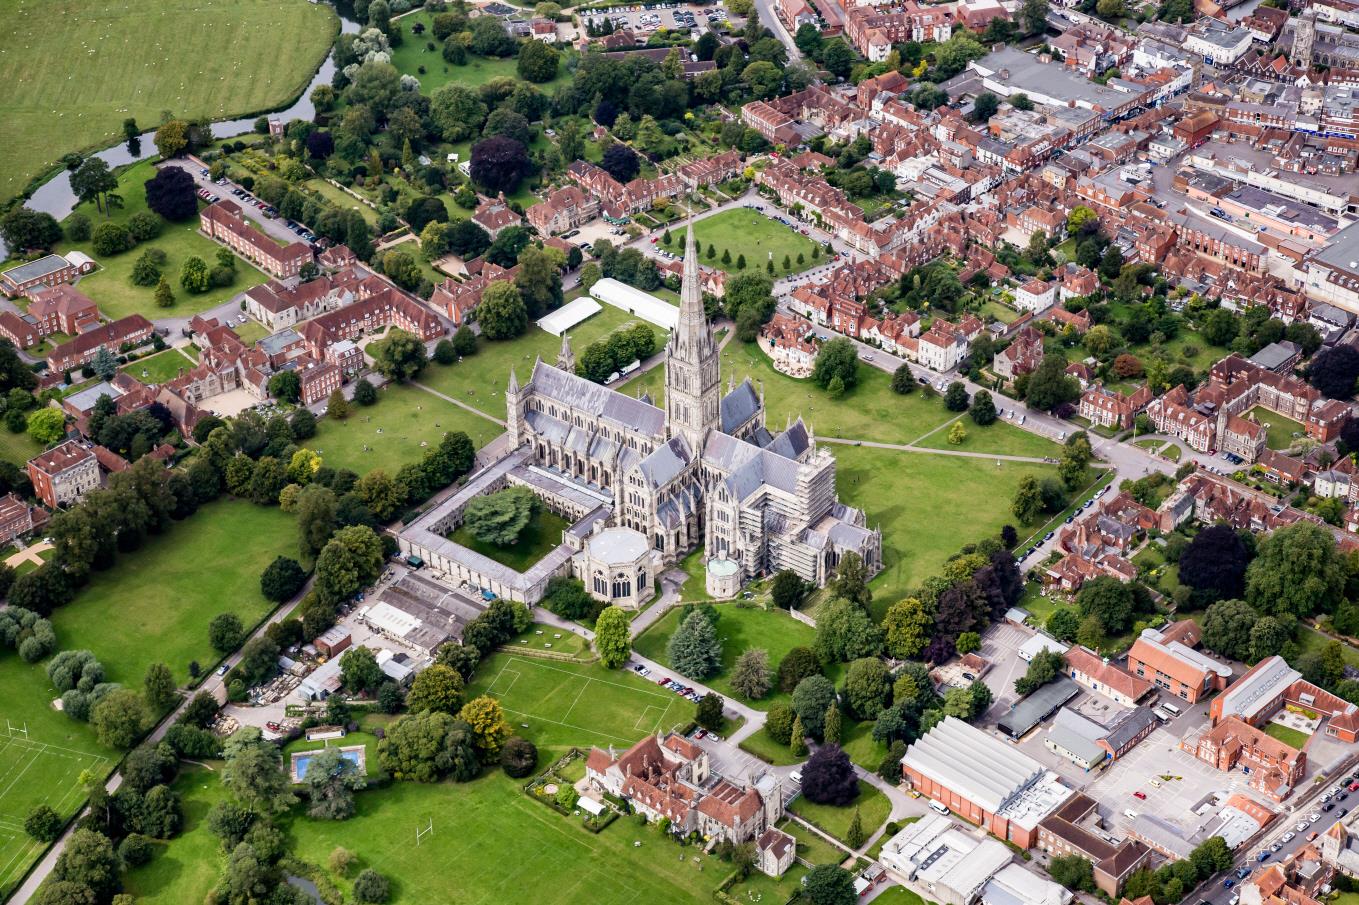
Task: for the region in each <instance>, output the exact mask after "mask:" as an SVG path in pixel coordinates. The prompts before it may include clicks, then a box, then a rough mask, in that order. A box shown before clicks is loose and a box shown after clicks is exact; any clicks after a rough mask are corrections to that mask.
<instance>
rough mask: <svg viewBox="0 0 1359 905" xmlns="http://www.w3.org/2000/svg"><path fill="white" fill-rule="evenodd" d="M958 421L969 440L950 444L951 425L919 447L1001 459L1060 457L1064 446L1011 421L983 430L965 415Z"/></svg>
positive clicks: (936, 431) (941, 428) (923, 441)
mask: <svg viewBox="0 0 1359 905" xmlns="http://www.w3.org/2000/svg"><path fill="white" fill-rule="evenodd" d="M941 404H942V403H941ZM958 420H959V423H961V424H962V426H963V430H965V431H967V439H965V440H963V442H962V443H959V444H958V445H957V446H955V445H953V444H952V443H950V442H948V432H949V429H950V428H951V427H952V424H949V425H941V426H940V427H939V428H938V429H936V430H935V432H934V433H932V434H930V435H929V436H928V437H926V438H925V439H923V440H921V441H919V442H918V443H917V444H916V445H917V446H924V447H926V448H928V449H958V450H963V451H964V452H984V453H994V454H996V455H1001V456H1032V457H1033V458H1035V459H1041V458H1044V457H1045V456H1053V457H1056V456H1059V455H1060V454H1061V447H1060V446H1059V445H1058V444H1056V443H1054V442H1052V441H1051V440H1049V439H1047V438H1046V437H1040V436H1039V435H1038V434H1035V433H1032V432H1030V431H1026V430H1024V428H1022V427H1015V426H1014V425H1013V424H1010V423H1009V422H1008V421H1002V420H1000V419H996V420H995V421H993V422H991V423H990V424H988V425H986V426H985V427H981V426H979V425H977V424H976V423H975V422H974V421H973V420H972V419H971V418H969V417H968V416H967V415H966V414H964V415H962V416H961V417H960V418H959V419H958Z"/></svg>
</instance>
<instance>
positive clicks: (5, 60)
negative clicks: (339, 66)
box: [0, 0, 339, 202]
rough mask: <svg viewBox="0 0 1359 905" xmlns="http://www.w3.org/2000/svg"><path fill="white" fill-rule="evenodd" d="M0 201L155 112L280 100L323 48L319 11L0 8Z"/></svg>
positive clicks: (195, 5) (211, 1) (229, 110)
mask: <svg viewBox="0 0 1359 905" xmlns="http://www.w3.org/2000/svg"><path fill="white" fill-rule="evenodd" d="M0 10H3V15H0V47H4V48H6V49H7V51H8V52H7V53H4V54H0V84H2V85H5V86H6V88H7V90H6V91H4V92H0V122H3V123H4V124H5V150H4V153H2V154H0V202H3V201H7V200H9V199H10V198H12V197H14V196H15V195H17V194H19V192H20V191H22V190H23V188H24V187H25V185H26V184H27V183H28V181H29V180H30V179H32V178H33V177H35V176H37V175H38V174H40V173H41V172H43V171H44V170H45V169H47V168H48V167H51V166H54V165H55V164H56V162H57V159H58V158H59V157H61V155H62V154H64V153H66V152H68V151H79V150H84V149H90V148H98V147H103V146H106V145H109V144H112V143H113V142H114V141H120V140H122V122H123V119H124V118H125V117H128V116H132V117H135V118H136V120H137V123H138V125H139V126H140V127H141V128H143V129H153V128H155V127H156V124H157V123H159V121H160V115H161V111H162V110H171V111H173V112H174V114H175V115H176V116H180V117H183V118H185V119H196V118H199V117H205V118H208V119H214V120H216V119H229V118H230V117H232V116H246V115H249V114H251V113H253V112H254V111H258V110H266V109H270V108H272V107H277V106H280V105H283V104H286V103H288V102H289V101H290V100H291V99H292V98H293V97H295V96H297V95H298V94H299V93H300V92H301V91H302V89H303V88H304V87H305V86H306V84H307V82H308V81H309V80H310V79H311V77H312V74H313V73H314V72H315V71H316V67H317V66H318V65H319V64H320V63H321V61H322V60H323V59H324V58H325V56H326V54H327V53H328V52H329V51H330V45H331V42H332V40H333V39H334V37H335V32H336V30H337V29H338V27H339V22H338V19H337V17H336V15H335V12H334V10H333V9H332V8H331V7H330V6H329V5H327V4H313V3H305V2H303V0H161V2H157V3H119V4H107V3H96V2H92V0H56V2H52V3H45V2H36V0H3V3H0Z"/></svg>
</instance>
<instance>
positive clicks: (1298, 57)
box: [1289, 9, 1317, 72]
mask: <svg viewBox="0 0 1359 905" xmlns="http://www.w3.org/2000/svg"><path fill="white" fill-rule="evenodd" d="M1293 28H1294V30H1293V52H1292V53H1291V54H1289V57H1290V62H1292V63H1293V65H1294V66H1299V67H1301V68H1303V69H1305V70H1307V71H1308V72H1311V70H1312V45H1313V44H1314V43H1315V42H1316V37H1317V14H1316V10H1315V9H1311V10H1308V11H1307V12H1305V13H1303V14H1302V15H1301V16H1299V17H1298V18H1296V19H1294V20H1293Z"/></svg>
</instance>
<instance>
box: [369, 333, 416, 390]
mask: <svg viewBox="0 0 1359 905" xmlns="http://www.w3.org/2000/svg"><path fill="white" fill-rule="evenodd" d="M370 349H371V351H372V355H373V359H374V366H375V367H376V368H377V371H378V373H379V374H381V375H382V376H383V377H386V378H387V379H388V380H393V381H396V382H397V383H405V382H406V381H407V380H410V379H411V378H413V377H415V376H416V375H417V374H419V373H420V371H421V369H423V368H424V366H425V364H426V362H427V361H428V359H426V357H425V344H424V343H423V342H421V341H420V339H419V338H418V337H416V336H414V335H413V334H411V333H408V332H406V331H405V330H402V329H400V328H397V327H393V328H392V329H390V330H388V331H387V335H386V336H385V337H383V338H382V339H380V340H378V341H377V342H376V343H374V344H373V346H372V347H370Z"/></svg>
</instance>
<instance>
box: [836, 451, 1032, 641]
mask: <svg viewBox="0 0 1359 905" xmlns="http://www.w3.org/2000/svg"><path fill="white" fill-rule="evenodd" d="M835 458H836V461H837V463H838V471H837V475H836V487H837V488H838V489H839V491H840V498H841V499H842V500H844V502H846V503H847V504H849V505H851V506H857V507H859V508H861V509H863V510H864V513H865V515H866V516H867V517H868V524H869V525H870V526H871V527H877V528H880V529H881V530H882V557H883V566H884V568H883V571H882V573H881V574H879V575H878V577H877V578H876V579H875V580H874V581H873V584H872V585H871V587H872V590H873V613H874V615H875V616H877V617H878V618H881V617H882V615H883V613H885V612H886V610H887V607H888V606H890V605H891V604H892V603H893V602H895V601H896V600H898V599H899V598H900V597H902V596H903V595H904V594H905V593H906V592H907V591H909V590H910V589H911V588H913V587H915V586H916V585H918V584H919V583H920V582H921V581H922V580H924V579H925V578H927V577H928V576H930V575H933V574H935V573H936V572H938V571H939V569H940V568H941V567H942V566H943V564H944V561H945V560H947V559H948V558H949V557H950V556H952V555H953V554H954V553H957V552H958V548H959V547H961V546H962V545H963V544H966V543H970V542H974V541H978V540H981V539H982V538H983V537H986V536H988V535H993V534H998V533H999V532H1000V529H1001V526H1003V525H1006V524H1009V523H1011V522H1013V521H1014V516H1013V515H1012V514H1011V512H1010V500H1011V499H1012V498H1013V497H1014V493H1015V489H1016V488H1017V487H1018V486H1019V481H1020V479H1021V478H1023V477H1024V476H1025V475H1033V476H1035V477H1037V478H1039V479H1040V480H1041V479H1042V478H1044V477H1046V476H1048V475H1053V474H1056V468H1055V467H1054V466H1051V465H1038V464H1030V463H1027V462H1006V461H1000V460H994V461H993V460H986V459H973V458H965V457H961V456H939V455H930V454H928V453H911V452H899V451H897V450H890V449H874V448H871V447H867V446H864V447H845V446H837V447H836V448H835Z"/></svg>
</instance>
